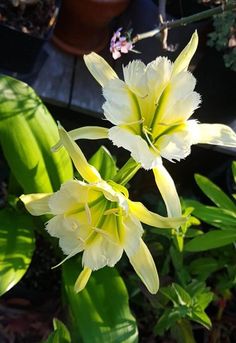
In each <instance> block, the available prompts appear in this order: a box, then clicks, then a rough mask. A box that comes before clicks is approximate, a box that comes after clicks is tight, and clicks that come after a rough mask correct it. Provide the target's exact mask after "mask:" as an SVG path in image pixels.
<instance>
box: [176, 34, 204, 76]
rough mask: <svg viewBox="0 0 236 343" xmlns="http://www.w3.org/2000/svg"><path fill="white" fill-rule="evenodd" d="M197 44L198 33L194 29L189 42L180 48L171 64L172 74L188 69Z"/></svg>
mask: <svg viewBox="0 0 236 343" xmlns="http://www.w3.org/2000/svg"><path fill="white" fill-rule="evenodd" d="M197 46H198V34H197V31H195V32H194V33H193V35H192V37H191V39H190V42H189V43H188V44H187V45H186V47H185V48H184V49H183V50H182V52H181V53H180V54H179V56H178V57H177V59H176V60H175V63H174V66H173V72H172V75H173V76H174V75H176V74H179V73H180V72H181V71H185V70H187V69H188V66H189V63H190V61H191V59H192V57H193V55H194V54H195V51H196V50H197Z"/></svg>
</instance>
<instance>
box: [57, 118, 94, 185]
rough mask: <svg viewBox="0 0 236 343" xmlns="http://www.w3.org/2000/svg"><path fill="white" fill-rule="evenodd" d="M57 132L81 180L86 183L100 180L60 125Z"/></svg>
mask: <svg viewBox="0 0 236 343" xmlns="http://www.w3.org/2000/svg"><path fill="white" fill-rule="evenodd" d="M58 130H59V136H60V140H61V143H62V144H63V146H64V147H65V148H66V150H67V152H68V153H69V155H70V157H71V159H72V161H73V162H74V165H75V167H76V169H77V170H78V172H79V173H80V175H81V176H82V178H83V179H85V180H86V181H87V182H97V181H99V180H101V176H100V174H99V172H98V171H97V170H96V169H95V168H94V167H93V166H91V165H90V164H89V163H88V161H87V160H86V158H85V156H84V154H83V153H82V151H81V150H80V148H79V146H78V145H77V144H76V143H75V142H74V141H73V140H72V138H71V137H70V136H69V134H68V133H67V132H66V130H64V129H63V127H62V126H61V125H59V127H58Z"/></svg>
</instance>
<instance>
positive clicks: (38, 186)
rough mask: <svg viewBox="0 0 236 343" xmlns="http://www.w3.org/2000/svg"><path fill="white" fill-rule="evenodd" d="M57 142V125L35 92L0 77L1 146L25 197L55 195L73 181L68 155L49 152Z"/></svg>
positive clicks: (12, 80)
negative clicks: (66, 182)
mask: <svg viewBox="0 0 236 343" xmlns="http://www.w3.org/2000/svg"><path fill="white" fill-rule="evenodd" d="M58 139H59V138H58V130H57V126H56V124H55V122H54V120H53V119H52V117H51V115H50V114H49V112H48V111H47V109H46V107H45V106H44V105H43V103H42V101H41V100H40V99H39V98H38V96H37V95H36V94H35V92H34V91H33V89H32V88H30V87H29V86H28V85H27V84H25V83H23V82H21V81H18V80H16V79H13V78H11V77H8V76H3V75H2V76H0V144H1V146H2V149H3V152H4V155H5V158H6V160H7V162H8V164H9V167H10V169H11V172H12V174H13V175H14V177H15V179H16V180H17V182H18V183H19V184H20V186H21V187H22V189H23V191H24V192H25V193H34V192H40V193H43V192H45V193H47V192H52V191H53V190H57V189H58V188H59V187H60V185H61V183H62V182H64V181H66V180H68V179H71V178H72V177H73V173H72V164H71V161H70V159H69V156H68V155H67V153H66V151H65V150H64V149H61V150H60V151H58V152H57V153H52V152H51V150H50V149H51V147H52V146H53V145H55V144H56V143H57V141H58Z"/></svg>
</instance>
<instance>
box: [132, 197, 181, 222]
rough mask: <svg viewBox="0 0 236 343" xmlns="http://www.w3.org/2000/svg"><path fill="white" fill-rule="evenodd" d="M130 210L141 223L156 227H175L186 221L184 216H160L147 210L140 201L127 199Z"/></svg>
mask: <svg viewBox="0 0 236 343" xmlns="http://www.w3.org/2000/svg"><path fill="white" fill-rule="evenodd" d="M129 208H130V212H131V213H132V214H133V215H134V216H135V217H136V218H138V219H139V220H140V221H141V222H142V223H145V224H147V225H150V226H154V227H158V228H175V227H179V226H180V225H182V224H184V223H185V222H186V218H184V217H181V216H180V217H176V218H175V217H162V216H160V215H159V214H156V213H153V212H151V211H149V210H148V209H147V208H146V207H145V206H144V205H143V204H142V203H141V202H135V201H131V200H129Z"/></svg>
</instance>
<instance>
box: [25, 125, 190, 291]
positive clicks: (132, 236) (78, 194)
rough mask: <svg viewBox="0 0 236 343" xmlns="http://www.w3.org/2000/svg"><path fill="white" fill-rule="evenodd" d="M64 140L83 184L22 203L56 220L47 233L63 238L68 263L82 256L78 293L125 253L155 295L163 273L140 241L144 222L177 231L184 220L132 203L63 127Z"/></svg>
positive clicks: (32, 196) (67, 184)
mask: <svg viewBox="0 0 236 343" xmlns="http://www.w3.org/2000/svg"><path fill="white" fill-rule="evenodd" d="M59 135H60V142H61V144H62V145H63V146H64V147H65V148H66V149H67V151H68V153H69V154H70V156H71V158H72V160H73V162H74V165H75V167H76V168H77V170H78V172H79V173H80V175H81V176H82V178H83V180H84V181H79V180H70V181H67V182H65V183H64V184H62V186H61V188H60V190H59V191H57V192H55V193H52V194H29V195H22V196H21V197H20V198H21V200H22V201H23V202H24V204H25V206H26V208H27V210H28V211H29V212H30V213H31V214H32V215H35V216H39V215H43V214H52V215H53V218H52V219H50V220H49V221H48V222H47V224H46V229H47V231H48V232H49V234H50V235H52V236H54V237H57V238H59V245H60V247H61V248H62V250H63V252H64V254H66V255H68V256H67V258H70V257H72V256H74V255H75V254H77V253H79V252H82V251H83V258H82V263H83V266H84V269H83V271H82V273H81V274H80V276H79V277H78V279H77V281H76V284H75V288H76V290H77V291H81V290H82V289H83V288H84V287H85V286H86V283H87V281H88V279H89V277H90V275H91V272H92V271H93V270H97V269H100V268H103V267H104V266H110V267H113V266H114V265H115V264H116V263H117V261H119V259H120V258H121V256H122V253H123V251H125V253H126V254H127V256H128V258H129V260H130V263H131V264H132V266H133V267H134V269H135V271H136V273H137V274H138V275H139V277H140V278H141V279H142V281H143V282H144V284H145V285H146V286H147V288H148V290H149V291H150V292H151V293H156V292H157V290H158V287H159V281H158V274H157V270H156V267H155V263H154V261H153V259H152V256H151V254H150V252H149V250H148V248H147V246H146V245H145V243H144V242H143V240H142V238H141V237H142V234H143V229H142V225H141V223H140V221H141V222H143V223H146V224H149V225H152V226H154V227H159V228H167V227H172V228H176V227H179V226H180V225H181V224H182V223H183V222H185V219H184V218H165V217H162V216H159V215H158V214H155V213H152V212H150V211H148V210H147V209H146V208H145V207H144V206H143V205H142V204H141V203H139V202H133V201H131V200H129V198H128V191H127V189H126V188H125V187H123V186H121V185H118V184H116V183H115V182H114V181H104V180H103V179H102V178H101V176H100V174H99V172H98V171H97V170H96V169H95V168H94V167H93V166H91V165H90V164H89V163H88V162H87V160H86V158H85V156H84V155H83V153H82V151H81V150H80V148H79V146H78V145H76V143H75V142H74V141H73V140H72V139H71V137H70V136H69V135H68V134H67V132H66V131H65V130H64V129H63V128H62V127H59ZM67 258H66V259H67Z"/></svg>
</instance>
